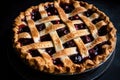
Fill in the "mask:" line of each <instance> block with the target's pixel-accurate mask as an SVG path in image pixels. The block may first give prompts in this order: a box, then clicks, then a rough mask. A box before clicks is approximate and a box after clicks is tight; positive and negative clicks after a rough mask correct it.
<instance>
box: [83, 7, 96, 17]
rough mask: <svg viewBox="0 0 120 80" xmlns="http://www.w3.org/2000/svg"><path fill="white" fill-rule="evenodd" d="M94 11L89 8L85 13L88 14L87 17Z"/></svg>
mask: <svg viewBox="0 0 120 80" xmlns="http://www.w3.org/2000/svg"><path fill="white" fill-rule="evenodd" d="M93 13H94V12H93V11H92V10H91V9H89V10H88V11H86V12H84V15H85V16H87V17H90V16H91V15H92V14H93Z"/></svg>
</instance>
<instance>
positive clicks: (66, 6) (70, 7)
mask: <svg viewBox="0 0 120 80" xmlns="http://www.w3.org/2000/svg"><path fill="white" fill-rule="evenodd" d="M60 6H61V7H62V8H63V10H64V11H65V12H66V13H70V12H72V11H73V10H74V6H73V5H72V4H67V3H64V4H60Z"/></svg>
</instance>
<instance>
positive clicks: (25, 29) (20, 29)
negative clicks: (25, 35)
mask: <svg viewBox="0 0 120 80" xmlns="http://www.w3.org/2000/svg"><path fill="white" fill-rule="evenodd" d="M18 27H19V31H18V33H22V32H30V29H29V28H28V26H25V25H24V24H21V25H20V26H18Z"/></svg>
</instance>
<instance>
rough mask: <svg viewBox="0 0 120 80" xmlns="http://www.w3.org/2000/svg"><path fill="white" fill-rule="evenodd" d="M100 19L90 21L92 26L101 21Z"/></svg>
mask: <svg viewBox="0 0 120 80" xmlns="http://www.w3.org/2000/svg"><path fill="white" fill-rule="evenodd" d="M101 20H102V19H100V18H97V19H94V20H93V21H92V23H93V24H96V23H97V22H99V21H101Z"/></svg>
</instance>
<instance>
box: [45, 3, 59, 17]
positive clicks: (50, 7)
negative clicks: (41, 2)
mask: <svg viewBox="0 0 120 80" xmlns="http://www.w3.org/2000/svg"><path fill="white" fill-rule="evenodd" d="M45 9H46V11H47V13H48V16H50V15H57V14H58V11H57V9H56V8H55V7H54V5H53V4H49V5H48V6H45Z"/></svg>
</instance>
